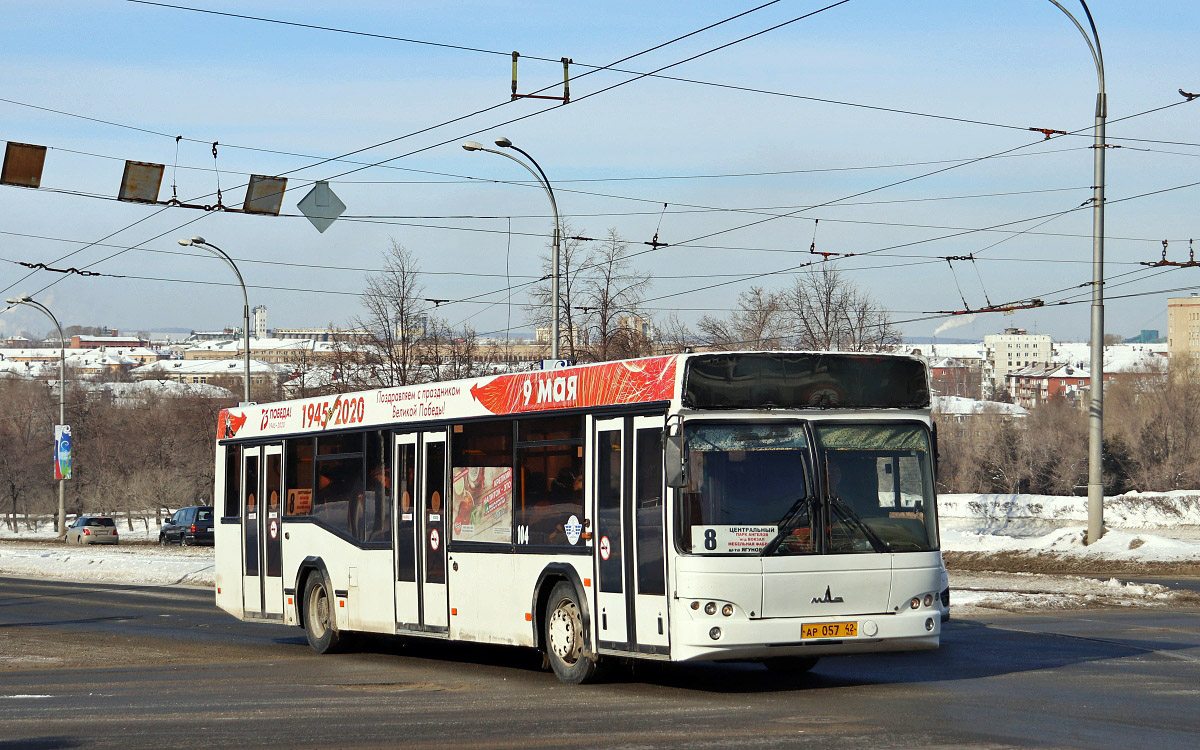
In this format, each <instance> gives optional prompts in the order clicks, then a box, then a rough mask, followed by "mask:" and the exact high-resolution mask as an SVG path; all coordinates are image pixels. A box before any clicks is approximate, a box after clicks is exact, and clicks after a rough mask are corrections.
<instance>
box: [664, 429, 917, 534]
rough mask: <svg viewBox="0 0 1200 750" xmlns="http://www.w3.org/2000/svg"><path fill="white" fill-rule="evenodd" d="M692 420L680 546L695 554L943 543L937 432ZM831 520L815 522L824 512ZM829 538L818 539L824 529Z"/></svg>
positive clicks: (681, 504)
mask: <svg viewBox="0 0 1200 750" xmlns="http://www.w3.org/2000/svg"><path fill="white" fill-rule="evenodd" d="M812 424H813V430H814V433H815V436H816V439H817V445H816V446H815V447H816V449H817V450H816V451H815V455H816V457H817V458H816V461H817V464H818V466H819V467H820V472H819V473H820V475H821V476H822V481H821V482H820V484H819V485H818V484H817V483H816V482H814V481H813V480H812V472H811V470H810V468H809V462H810V460H811V456H812V455H814V452H810V445H809V443H808V440H807V439H806V437H805V434H806V433H805V430H804V426H803V425H802V424H798V423H794V422H791V423H754V424H746V423H708V424H704V423H701V424H696V423H688V424H685V425H684V435H685V440H686V445H687V466H688V474H687V486H686V487H684V488H683V492H682V493H681V503H680V515H679V518H680V534H679V544H680V549H681V551H682V552H685V553H691V554H698V555H704V554H724V555H729V554H744V555H760V554H761V555H797V554H815V553H818V552H821V553H825V554H853V553H884V552H928V551H932V550H936V549H937V548H938V541H937V518H936V514H935V501H934V494H933V472H932V468H931V467H932V464H931V461H930V443H929V433H928V431H927V430H926V429H925V427H924V426H923V425H921V424H917V423H895V422H892V423H870V424H868V423H847V422H840V423H828V422H826V423H821V422H814V423H812ZM818 516H820V517H823V518H824V522H822V523H814V522H813V519H814V518H816V517H818ZM822 528H823V529H824V532H823V538H820V539H818V538H817V537H818V535H820V534H821V529H822Z"/></svg>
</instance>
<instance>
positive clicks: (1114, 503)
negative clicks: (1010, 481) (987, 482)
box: [938, 490, 1200, 529]
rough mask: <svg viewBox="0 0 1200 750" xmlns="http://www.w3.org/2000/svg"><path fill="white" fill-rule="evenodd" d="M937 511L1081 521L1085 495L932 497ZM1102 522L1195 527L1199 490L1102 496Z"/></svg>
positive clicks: (995, 518) (1001, 521)
mask: <svg viewBox="0 0 1200 750" xmlns="http://www.w3.org/2000/svg"><path fill="white" fill-rule="evenodd" d="M938 515H939V517H940V518H942V519H943V520H946V519H952V518H953V519H959V518H962V519H970V520H972V521H978V522H980V523H984V524H987V525H989V526H992V527H1003V526H1004V525H1005V524H1009V523H1020V522H1026V521H1038V522H1044V523H1047V524H1068V523H1074V522H1079V521H1083V522H1085V523H1086V522H1087V519H1088V514H1087V498H1086V497H1063V496H1058V495H952V494H947V495H938ZM1104 523H1105V525H1106V526H1107V527H1109V528H1111V529H1130V528H1136V529H1143V528H1170V529H1175V528H1178V527H1181V526H1194V527H1200V492H1198V491H1196V490H1175V491H1173V492H1127V493H1125V494H1124V495H1114V496H1111V497H1106V498H1104Z"/></svg>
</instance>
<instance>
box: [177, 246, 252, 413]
mask: <svg viewBox="0 0 1200 750" xmlns="http://www.w3.org/2000/svg"><path fill="white" fill-rule="evenodd" d="M188 244H190V245H191V246H192V247H198V248H200V249H201V250H207V251H208V252H210V253H212V254H213V255H216V256H217V257H219V258H220V259H221V260H223V261H225V264H226V265H228V266H229V267H230V268H231V269H232V270H233V274H234V275H235V276H237V280H238V284H240V285H241V287H242V317H243V318H244V319H245V322H244V323H243V324H242V332H243V338H244V339H245V343H244V348H245V350H246V352H245V354H246V382H245V385H244V387H243V389H242V394H243V401H244V402H245V405H246V406H249V405H250V295H249V294H247V293H246V282H245V281H244V280H242V272H241V271H239V270H238V267H237V264H235V263H234V262H233V258H230V257H229V255H228V254H227V253H226V252H225V251H224V250H222V249H221V248H219V247H217V246H216V245H214V244H212V243H211V242H209V241H207V240H201V239H199V238H193V239H192V240H190V241H189V242H188Z"/></svg>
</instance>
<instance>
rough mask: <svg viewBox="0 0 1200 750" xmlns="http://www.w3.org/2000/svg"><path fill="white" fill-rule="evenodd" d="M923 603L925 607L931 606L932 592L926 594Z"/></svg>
mask: <svg viewBox="0 0 1200 750" xmlns="http://www.w3.org/2000/svg"><path fill="white" fill-rule="evenodd" d="M924 603H925V606H926V607H932V606H933V594H926V595H925V602H924Z"/></svg>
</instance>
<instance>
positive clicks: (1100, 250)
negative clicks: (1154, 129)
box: [1050, 0, 1108, 544]
mask: <svg viewBox="0 0 1200 750" xmlns="http://www.w3.org/2000/svg"><path fill="white" fill-rule="evenodd" d="M1050 2H1051V3H1054V5H1055V7H1057V8H1058V9H1059V10H1061V11H1062V12H1063V13H1065V14H1066V16H1067V18H1070V19H1071V23H1073V24H1075V28H1077V29H1079V33H1080V34H1082V35H1083V39H1084V41H1085V42H1087V46H1088V49H1089V50H1091V53H1092V61H1093V62H1095V64H1096V79H1097V81H1098V85H1099V89H1098V91H1097V93H1096V123H1095V126H1094V136H1095V137H1094V143H1093V144H1092V148H1093V149H1094V150H1095V152H1096V153H1095V155H1094V159H1093V167H1092V168H1093V182H1092V329H1091V336H1092V346H1091V355H1092V363H1091V365H1092V366H1091V405H1090V409H1089V410H1088V535H1087V541H1088V544H1095V543H1096V542H1097V541H1098V540H1099V539H1100V537H1102V536H1103V535H1104V477H1103V473H1102V468H1103V458H1104V453H1103V450H1104V152H1105V150H1106V147H1105V144H1104V125H1105V120H1106V118H1107V117H1108V98H1107V95H1106V94H1105V92H1104V53H1103V52H1102V51H1101V49H1100V35H1099V34H1097V33H1096V22H1095V21H1094V20H1093V19H1092V12H1091V11H1090V10H1089V9H1088V6H1087V3H1086V2H1084V0H1079V4H1080V5H1082V6H1083V12H1084V14H1085V15H1086V16H1087V22H1088V27H1089V28H1090V29H1091V35H1090V36H1089V34H1088V31H1087V29H1084V27H1083V25H1082V24H1080V23H1079V21H1078V19H1076V18H1075V16H1073V15H1071V13H1070V11H1068V10H1067V9H1066V8H1064V7H1063V6H1062V5H1061V4H1060V3H1059V2H1058V0H1050Z"/></svg>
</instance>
